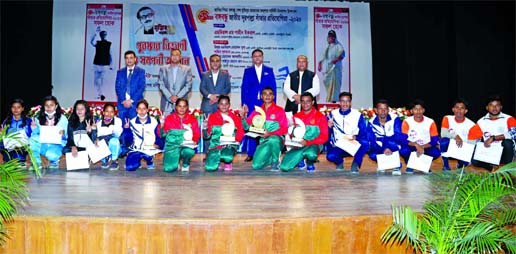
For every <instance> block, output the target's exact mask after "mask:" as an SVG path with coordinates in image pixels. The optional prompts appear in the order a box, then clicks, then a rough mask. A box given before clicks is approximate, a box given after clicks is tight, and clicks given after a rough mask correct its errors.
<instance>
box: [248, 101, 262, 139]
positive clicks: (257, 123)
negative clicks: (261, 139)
mask: <svg viewBox="0 0 516 254" xmlns="http://www.w3.org/2000/svg"><path fill="white" fill-rule="evenodd" d="M254 110H255V111H256V112H258V113H259V114H257V115H255V116H254V117H253V119H252V126H251V127H250V128H249V131H250V132H254V133H257V134H265V129H264V125H265V111H263V109H262V108H261V107H258V106H254Z"/></svg>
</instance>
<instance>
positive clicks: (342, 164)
mask: <svg viewBox="0 0 516 254" xmlns="http://www.w3.org/2000/svg"><path fill="white" fill-rule="evenodd" d="M336 170H337V171H344V163H341V164H339V165H337V168H336Z"/></svg>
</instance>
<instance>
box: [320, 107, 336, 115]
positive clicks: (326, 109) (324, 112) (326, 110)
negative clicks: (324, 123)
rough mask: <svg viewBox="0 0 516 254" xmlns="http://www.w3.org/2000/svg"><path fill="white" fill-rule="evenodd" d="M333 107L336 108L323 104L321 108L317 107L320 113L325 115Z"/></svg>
mask: <svg viewBox="0 0 516 254" xmlns="http://www.w3.org/2000/svg"><path fill="white" fill-rule="evenodd" d="M334 109H336V108H329V107H326V106H323V107H321V108H320V109H319V112H321V113H322V114H323V115H325V116H328V114H329V113H330V112H331V111H332V110H334Z"/></svg>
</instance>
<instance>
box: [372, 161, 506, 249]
mask: <svg viewBox="0 0 516 254" xmlns="http://www.w3.org/2000/svg"><path fill="white" fill-rule="evenodd" d="M515 166H516V163H514V162H513V163H510V164H507V165H505V166H503V167H501V168H499V169H498V170H497V171H495V172H492V173H482V174H464V169H462V170H461V173H460V174H458V175H453V176H451V178H452V181H451V182H448V183H451V184H447V185H446V186H443V187H442V188H440V190H437V191H438V192H440V193H439V194H440V195H436V196H435V198H434V199H432V200H430V201H427V202H426V203H425V204H424V206H423V209H424V212H423V213H416V212H415V211H414V210H413V209H412V208H410V207H407V206H398V207H393V208H392V215H393V222H392V224H391V225H390V226H389V227H388V228H387V229H386V230H385V232H384V233H383V235H382V237H381V241H382V242H383V243H384V244H390V245H393V244H395V245H402V244H405V245H406V246H407V248H409V247H411V248H413V250H414V252H415V253H437V254H451V253H516V236H515V234H514V232H513V231H512V230H511V226H512V225H514V223H515V222H516V206H515V204H516V203H515V202H514V201H515V200H514V197H515V194H516V188H515V186H514V183H513V178H514V177H515V176H516V167H515ZM441 177H443V176H441Z"/></svg>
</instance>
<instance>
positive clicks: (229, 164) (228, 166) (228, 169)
mask: <svg viewBox="0 0 516 254" xmlns="http://www.w3.org/2000/svg"><path fill="white" fill-rule="evenodd" d="M232 169H233V164H231V163H226V165H224V171H231V170H232Z"/></svg>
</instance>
